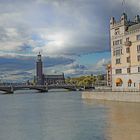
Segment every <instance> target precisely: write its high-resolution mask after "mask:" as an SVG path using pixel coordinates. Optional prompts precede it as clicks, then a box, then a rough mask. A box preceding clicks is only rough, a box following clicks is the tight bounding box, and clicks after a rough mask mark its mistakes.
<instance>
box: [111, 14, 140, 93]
mask: <svg viewBox="0 0 140 140" xmlns="http://www.w3.org/2000/svg"><path fill="white" fill-rule="evenodd" d="M110 42H111V65H112V90H114V91H116V90H117V91H118V90H120V91H132V90H140V18H139V15H137V16H136V17H135V19H134V21H130V20H128V19H127V15H126V14H125V13H123V14H122V16H121V19H120V21H118V22H117V21H116V20H115V18H114V17H112V18H111V20H110Z"/></svg>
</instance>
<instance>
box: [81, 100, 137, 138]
mask: <svg viewBox="0 0 140 140" xmlns="http://www.w3.org/2000/svg"><path fill="white" fill-rule="evenodd" d="M84 103H85V104H87V105H96V104H98V105H99V104H100V105H103V106H105V107H106V108H108V116H107V126H108V127H107V129H106V135H107V137H108V138H109V139H111V140H140V104H139V103H124V102H110V101H91V100H84Z"/></svg>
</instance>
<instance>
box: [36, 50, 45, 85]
mask: <svg viewBox="0 0 140 140" xmlns="http://www.w3.org/2000/svg"><path fill="white" fill-rule="evenodd" d="M36 80H37V84H38V85H43V84H44V80H43V64H42V59H41V54H40V52H39V54H38V56H37V61H36Z"/></svg>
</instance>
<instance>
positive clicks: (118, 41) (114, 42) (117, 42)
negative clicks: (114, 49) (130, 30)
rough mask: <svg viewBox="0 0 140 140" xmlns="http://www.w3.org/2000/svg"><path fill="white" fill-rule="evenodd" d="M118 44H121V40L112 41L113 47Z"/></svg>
mask: <svg viewBox="0 0 140 140" xmlns="http://www.w3.org/2000/svg"><path fill="white" fill-rule="evenodd" d="M119 44H122V39H120V40H116V41H113V46H114V45H119Z"/></svg>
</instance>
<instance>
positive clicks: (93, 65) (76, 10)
mask: <svg viewBox="0 0 140 140" xmlns="http://www.w3.org/2000/svg"><path fill="white" fill-rule="evenodd" d="M108 5H110V6H109V7H108ZM139 6H140V2H139V1H138V0H133V1H132V0H131V1H126V12H127V15H128V17H129V18H132V17H134V15H136V14H139V13H140V12H139ZM128 9H129V10H128ZM123 11H124V9H123V6H122V0H115V1H111V0H106V2H105V3H104V1H102V0H98V1H97V0H77V1H74V0H28V1H26V0H25V1H22V0H13V1H11V0H0V15H1V16H0V65H1V67H0V74H1V77H0V79H4V80H11V81H12V80H15V81H21V80H23V79H24V80H27V79H30V78H32V77H33V75H35V61H36V60H35V59H36V55H37V54H38V52H39V51H40V52H41V54H42V55H43V62H44V63H43V64H44V72H45V73H60V72H64V73H65V74H66V76H79V75H88V74H101V73H105V65H106V64H107V63H108V62H109V61H110V44H109V21H110V17H112V16H115V17H117V18H118V19H119V17H120V15H121V14H122V13H123Z"/></svg>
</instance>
